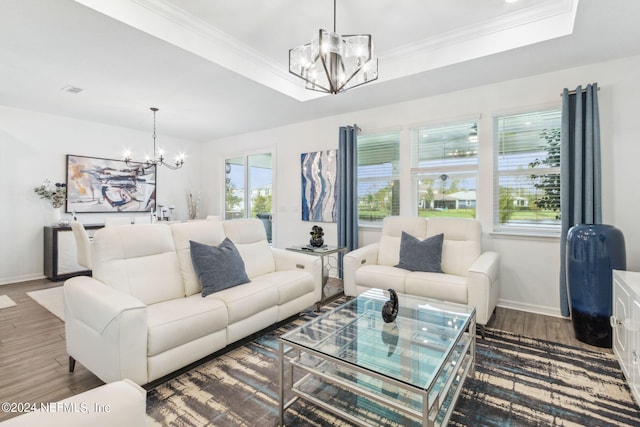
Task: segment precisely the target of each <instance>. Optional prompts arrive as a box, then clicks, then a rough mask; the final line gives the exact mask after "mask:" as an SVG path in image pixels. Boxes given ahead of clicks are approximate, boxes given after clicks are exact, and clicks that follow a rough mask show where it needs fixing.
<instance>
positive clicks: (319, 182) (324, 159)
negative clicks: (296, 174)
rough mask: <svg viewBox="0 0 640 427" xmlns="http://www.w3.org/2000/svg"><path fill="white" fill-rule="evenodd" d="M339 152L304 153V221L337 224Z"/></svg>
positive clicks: (302, 155)
mask: <svg viewBox="0 0 640 427" xmlns="http://www.w3.org/2000/svg"><path fill="white" fill-rule="evenodd" d="M337 162H338V150H327V151H316V152H313V153H302V154H301V155H300V163H301V166H302V168H301V169H302V220H303V221H316V222H336V221H337V218H338V212H337V206H336V200H337V199H336V198H337V195H336V190H337V175H338V164H337Z"/></svg>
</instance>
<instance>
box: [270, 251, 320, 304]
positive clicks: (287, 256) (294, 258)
mask: <svg viewBox="0 0 640 427" xmlns="http://www.w3.org/2000/svg"><path fill="white" fill-rule="evenodd" d="M271 252H272V253H273V259H274V261H275V263H276V271H283V270H301V271H306V272H308V273H310V274H311V276H312V278H313V286H314V288H315V290H316V291H320V295H321V294H322V270H321V265H322V263H321V262H320V257H317V256H314V255H307V254H301V253H298V252H293V251H288V250H286V249H279V248H271Z"/></svg>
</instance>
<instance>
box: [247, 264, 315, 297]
mask: <svg viewBox="0 0 640 427" xmlns="http://www.w3.org/2000/svg"><path fill="white" fill-rule="evenodd" d="M263 282H264V283H268V284H270V285H271V286H272V287H274V288H276V289H277V290H278V305H282V304H286V303H288V302H289V301H293V300H294V299H296V298H298V297H301V296H302V295H305V294H308V293H311V292H313V291H314V288H315V286H313V277H312V276H311V275H310V274H309V273H307V272H306V271H304V270H283V271H275V272H273V273H269V274H263V275H261V276H258V277H255V278H254V279H253V280H252V283H263Z"/></svg>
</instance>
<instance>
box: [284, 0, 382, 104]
mask: <svg viewBox="0 0 640 427" xmlns="http://www.w3.org/2000/svg"><path fill="white" fill-rule="evenodd" d="M289 72H290V73H291V74H293V75H295V76H297V77H300V78H301V79H303V80H304V81H306V84H305V88H307V89H310V90H315V91H318V92H326V93H331V94H337V93H340V92H344V91H346V90H348V89H351V88H354V87H357V86H360V85H363V84H365V83H369V82H371V81H374V80H376V79H377V78H378V58H377V57H375V56H374V54H373V41H372V40H371V35H370V34H359V35H345V36H342V35H340V34H338V33H337V32H336V0H333V32H328V31H325V30H322V29H320V30H319V31H318V33H317V34H316V35H315V36H314V37H313V39H312V40H311V43H307V44H305V45H302V46H298V47H295V48H293V49H290V50H289Z"/></svg>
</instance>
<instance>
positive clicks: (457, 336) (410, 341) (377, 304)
mask: <svg viewBox="0 0 640 427" xmlns="http://www.w3.org/2000/svg"><path fill="white" fill-rule="evenodd" d="M388 299H389V294H388V292H386V291H383V290H381V289H371V290H368V291H367V292H365V293H363V294H361V295H359V296H358V297H357V298H354V299H352V300H350V301H348V302H347V303H345V304H343V305H341V306H339V307H337V308H335V309H334V310H332V311H330V312H327V313H325V314H323V315H321V316H318V317H317V318H315V319H313V320H311V321H309V322H307V323H306V324H304V325H302V326H300V327H297V328H295V329H293V330H291V331H289V332H287V333H285V334H284V335H282V336H281V339H282V340H283V341H284V342H285V343H287V342H288V343H291V344H295V345H297V346H300V347H303V348H307V349H309V350H312V351H315V352H318V353H320V354H322V355H324V356H329V357H331V358H333V359H334V360H337V361H340V362H342V363H344V364H346V365H347V366H349V365H355V366H357V367H358V368H361V369H364V370H368V371H371V372H374V373H376V374H380V375H384V376H387V377H389V378H392V379H395V380H398V381H401V382H403V383H407V384H410V385H412V386H414V387H418V388H421V389H425V390H426V389H428V388H430V387H431V386H432V383H433V382H434V381H436V380H437V378H438V374H439V372H440V370H441V369H442V367H443V365H444V364H445V363H446V361H448V360H449V361H451V360H452V358H451V357H450V356H451V354H452V353H453V352H455V351H460V347H461V343H460V341H461V338H462V337H463V335H464V332H465V331H466V330H467V329H468V326H469V324H470V322H471V319H472V318H473V317H474V315H475V308H474V307H469V306H465V305H461V304H453V303H445V302H441V301H436V300H431V299H428V298H419V297H413V296H408V295H401V294H398V299H399V313H398V316H397V318H396V320H395V322H392V323H385V322H384V321H383V320H382V315H381V309H382V306H383V305H384V303H385V302H386V301H387V300H388ZM453 359H455V358H453Z"/></svg>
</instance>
